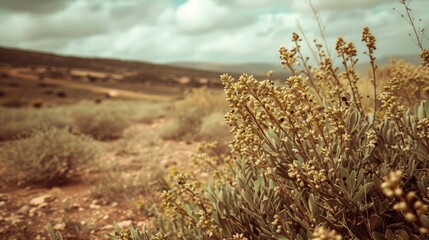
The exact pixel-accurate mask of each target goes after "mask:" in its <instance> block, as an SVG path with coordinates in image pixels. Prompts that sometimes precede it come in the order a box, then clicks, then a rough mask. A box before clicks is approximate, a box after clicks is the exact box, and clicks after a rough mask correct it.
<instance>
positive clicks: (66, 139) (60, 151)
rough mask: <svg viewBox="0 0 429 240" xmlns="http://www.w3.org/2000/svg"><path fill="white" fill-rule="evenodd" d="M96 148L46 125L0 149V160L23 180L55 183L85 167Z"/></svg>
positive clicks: (84, 137) (66, 130)
mask: <svg viewBox="0 0 429 240" xmlns="http://www.w3.org/2000/svg"><path fill="white" fill-rule="evenodd" d="M99 153H100V150H99V148H98V147H97V145H96V144H95V143H94V142H93V140H91V139H90V138H88V137H86V136H83V135H75V134H73V133H71V132H70V131H69V130H68V129H66V128H64V129H59V128H55V127H46V128H41V129H39V130H36V131H34V132H33V133H32V134H31V135H30V136H29V137H28V138H25V139H19V140H17V141H16V142H14V143H13V146H12V147H9V148H4V149H1V152H0V160H2V161H4V162H5V163H6V164H7V165H8V166H10V167H11V168H13V169H16V170H17V171H19V172H21V173H23V175H24V179H23V180H24V181H25V182H27V183H36V184H43V185H50V186H53V185H59V184H61V183H63V182H64V181H65V180H66V179H67V178H68V177H69V176H70V175H71V174H73V173H75V171H76V170H78V169H80V168H81V167H83V166H88V164H90V163H92V162H93V161H94V160H95V159H96V158H97V157H98V156H99Z"/></svg>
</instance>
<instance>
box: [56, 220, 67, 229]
mask: <svg viewBox="0 0 429 240" xmlns="http://www.w3.org/2000/svg"><path fill="white" fill-rule="evenodd" d="M65 228H66V223H65V222H61V223H57V224H55V225H54V229H55V230H64V229H65Z"/></svg>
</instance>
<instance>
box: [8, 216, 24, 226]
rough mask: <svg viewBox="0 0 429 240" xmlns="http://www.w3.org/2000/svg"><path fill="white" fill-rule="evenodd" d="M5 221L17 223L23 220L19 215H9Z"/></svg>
mask: <svg viewBox="0 0 429 240" xmlns="http://www.w3.org/2000/svg"><path fill="white" fill-rule="evenodd" d="M6 221H8V222H10V223H12V224H18V223H21V222H23V221H24V220H23V219H22V216H21V215H11V216H9V217H8V218H7V219H6Z"/></svg>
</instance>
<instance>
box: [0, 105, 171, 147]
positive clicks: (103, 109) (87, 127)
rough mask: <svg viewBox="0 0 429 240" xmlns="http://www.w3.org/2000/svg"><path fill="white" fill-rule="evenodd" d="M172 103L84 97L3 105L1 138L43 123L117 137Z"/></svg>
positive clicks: (162, 113) (22, 134)
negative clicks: (61, 102)
mask: <svg viewBox="0 0 429 240" xmlns="http://www.w3.org/2000/svg"><path fill="white" fill-rule="evenodd" d="M170 104H171V103H168V102H148V101H105V102H103V103H100V104H95V103H92V102H86V101H83V102H81V103H77V104H73V105H63V106H55V107H43V106H41V107H40V108H39V109H34V108H27V107H26V108H5V107H0V141H1V140H12V139H15V138H16V137H18V136H19V137H26V136H29V134H31V132H32V131H33V130H34V129H37V128H40V127H42V126H55V127H58V128H64V127H70V128H72V129H74V130H77V131H80V132H82V133H85V134H88V135H91V136H93V137H94V138H96V139H99V140H109V139H114V138H118V137H120V136H121V135H122V131H123V130H124V129H125V128H126V127H128V126H129V124H131V123H133V122H138V123H150V122H152V121H153V120H155V119H158V118H161V117H163V116H165V115H166V112H167V110H168V108H169V107H170Z"/></svg>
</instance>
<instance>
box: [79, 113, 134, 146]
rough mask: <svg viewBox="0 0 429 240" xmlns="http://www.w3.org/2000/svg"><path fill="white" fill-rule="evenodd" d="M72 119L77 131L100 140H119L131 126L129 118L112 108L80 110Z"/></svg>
mask: <svg viewBox="0 0 429 240" xmlns="http://www.w3.org/2000/svg"><path fill="white" fill-rule="evenodd" d="M72 117H73V127H74V128H76V130H78V131H79V132H81V133H84V134H87V135H90V136H92V137H94V138H95V139H98V140H112V139H116V138H119V137H121V136H122V132H123V130H124V129H125V128H127V127H128V126H129V124H130V121H129V119H128V116H126V115H124V114H123V113H122V112H118V111H115V110H114V109H110V108H96V107H94V108H79V109H77V110H74V111H73V113H72Z"/></svg>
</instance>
